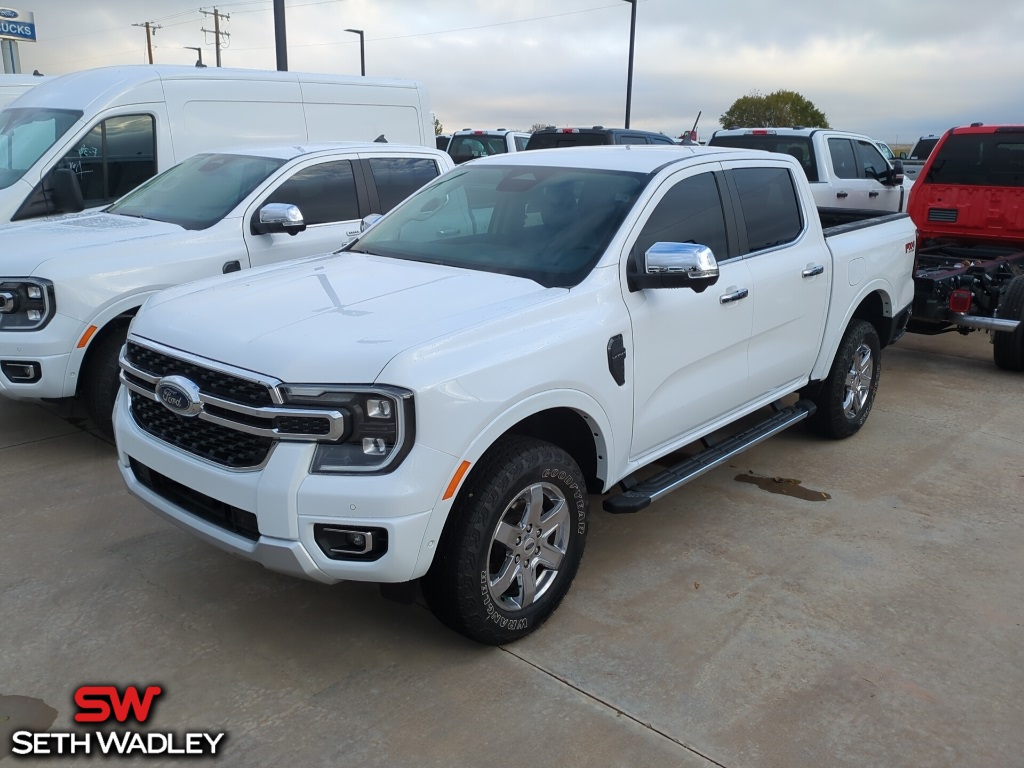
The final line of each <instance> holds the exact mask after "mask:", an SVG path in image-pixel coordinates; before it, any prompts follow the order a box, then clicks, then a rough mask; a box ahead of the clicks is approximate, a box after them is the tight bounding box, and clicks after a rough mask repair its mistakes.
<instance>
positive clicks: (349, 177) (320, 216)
mask: <svg viewBox="0 0 1024 768" xmlns="http://www.w3.org/2000/svg"><path fill="white" fill-rule="evenodd" d="M266 202H268V203H290V204H291V205H297V206H298V207H299V210H300V211H302V218H303V219H304V220H305V222H306V224H327V223H330V222H335V221H351V220H352V219H358V218H359V204H358V202H357V200H356V182H355V177H354V175H353V174H352V163H351V161H349V160H333V161H331V162H329V163H320V164H319V165H314V166H311V167H309V168H303V169H302V170H301V171H298V172H297V173H296V174H295V175H294V176H292V177H291V178H290V179H288V180H287V181H285V182H284V183H283V184H282V185H281V186H279V187H278V188H277V189H275V190H274V191H273V192H272V193H271V194H270V196H269V197H268V198H267V199H266Z"/></svg>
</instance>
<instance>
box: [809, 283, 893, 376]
mask: <svg viewBox="0 0 1024 768" xmlns="http://www.w3.org/2000/svg"><path fill="white" fill-rule="evenodd" d="M893 295H894V292H893V290H892V285H891V284H890V283H889V281H888V280H885V279H882V278H875V279H874V280H872V281H870V282H869V283H866V284H865V285H863V286H862V287H861V289H860V290H859V291H858V292H857V295H856V298H855V299H854V300H853V301H851V302H850V304H849V306H848V307H847V309H846V312H845V313H844V314H843V316H842V317H841V318H840V319H838V320H831V321H829V322H827V323H826V326H825V335H824V337H823V338H822V344H821V349H820V350H819V351H818V357H817V359H816V360H815V361H814V367H813V368H812V369H811V381H821V380H823V379H824V378H825V377H826V376H828V373H829V371H830V370H831V369H832V363H833V361H834V360H835V357H836V353H837V352H838V351H839V345H840V344H841V343H842V340H843V336H844V335H845V334H846V330H847V328H849V327H850V323H851V322H852V321H853V320H856V319H859V320H867V321H868V322H869V323H871V324H872V325H874V326H875V328H876V329H877V330H878V331H879V334H878V335H879V338H881V337H882V336H883V333H882V332H881V328H880V327H879V326H880V323H882V322H886V321H891V320H892V319H893V318H894V317H895V315H896V313H897V312H899V310H900V309H901V308H900V307H897V306H896V303H895V302H894V300H893ZM883 346H884V344H883Z"/></svg>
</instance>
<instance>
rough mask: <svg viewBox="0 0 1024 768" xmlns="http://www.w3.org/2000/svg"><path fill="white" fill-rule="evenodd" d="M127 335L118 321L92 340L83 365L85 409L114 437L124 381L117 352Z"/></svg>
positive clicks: (95, 421)
mask: <svg viewBox="0 0 1024 768" xmlns="http://www.w3.org/2000/svg"><path fill="white" fill-rule="evenodd" d="M127 338H128V326H127V325H117V326H114V327H113V328H111V329H109V330H106V331H104V332H103V335H102V336H101V337H100V338H99V339H97V340H96V341H94V342H93V345H92V347H90V348H89V354H88V356H87V357H86V359H85V364H84V365H83V366H82V372H81V374H80V375H81V377H82V378H81V380H80V382H79V387H80V391H81V397H82V400H83V402H84V403H85V410H86V413H88V414H89V419H90V420H91V421H92V423H93V425H94V426H95V427H96V429H98V430H99V431H100V432H101V433H102V434H103V435H105V436H106V437H109V438H111V439H113V437H114V400H115V399H116V398H117V388H118V387H119V386H120V385H121V381H120V378H119V374H120V370H121V369H120V367H119V365H118V356H119V355H120V354H121V347H123V346H124V342H125V339H127Z"/></svg>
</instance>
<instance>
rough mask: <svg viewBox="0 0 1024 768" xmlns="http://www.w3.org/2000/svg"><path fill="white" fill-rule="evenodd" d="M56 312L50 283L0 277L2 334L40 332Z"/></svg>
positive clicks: (29, 278) (24, 278) (26, 278)
mask: <svg viewBox="0 0 1024 768" xmlns="http://www.w3.org/2000/svg"><path fill="white" fill-rule="evenodd" d="M56 311H57V302H56V301H55V300H54V296H53V283H51V282H50V281H49V280H43V279H42V278H38V277H0V331H38V330H39V329H40V328H42V327H43V326H45V325H46V324H47V323H48V322H50V320H51V319H52V318H53V315H54V313H55V312H56Z"/></svg>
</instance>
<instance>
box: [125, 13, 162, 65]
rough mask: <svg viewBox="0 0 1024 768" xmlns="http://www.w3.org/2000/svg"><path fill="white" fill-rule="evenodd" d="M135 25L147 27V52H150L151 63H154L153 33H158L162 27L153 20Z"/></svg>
mask: <svg viewBox="0 0 1024 768" xmlns="http://www.w3.org/2000/svg"><path fill="white" fill-rule="evenodd" d="M132 26H133V27H145V28H146V52H147V53H148V54H149V63H150V64H152V63H153V35H155V34H156V31H157V30H158V29H161V27H160V25H159V24H154V23H153V22H152V21H147V22H145V23H142V24H132Z"/></svg>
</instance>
